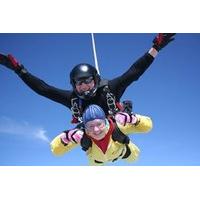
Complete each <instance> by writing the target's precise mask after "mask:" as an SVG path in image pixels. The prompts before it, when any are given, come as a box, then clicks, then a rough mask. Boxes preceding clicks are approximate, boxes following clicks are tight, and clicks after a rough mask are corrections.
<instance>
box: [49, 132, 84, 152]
mask: <svg viewBox="0 0 200 200" xmlns="http://www.w3.org/2000/svg"><path fill="white" fill-rule="evenodd" d="M83 134H84V133H83V131H81V130H79V129H72V130H68V131H64V132H62V133H61V134H60V135H58V136H57V137H56V138H54V139H53V141H52V142H51V151H52V153H53V154H54V155H63V154H64V153H67V152H68V151H70V150H71V149H73V148H74V147H76V146H77V145H78V144H80V141H81V139H82V137H83Z"/></svg>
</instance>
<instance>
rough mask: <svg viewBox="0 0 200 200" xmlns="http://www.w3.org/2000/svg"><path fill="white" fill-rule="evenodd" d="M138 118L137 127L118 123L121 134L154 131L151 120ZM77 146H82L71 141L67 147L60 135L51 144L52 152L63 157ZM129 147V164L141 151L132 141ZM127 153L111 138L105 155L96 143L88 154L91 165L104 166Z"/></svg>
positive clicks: (123, 147) (122, 146)
mask: <svg viewBox="0 0 200 200" xmlns="http://www.w3.org/2000/svg"><path fill="white" fill-rule="evenodd" d="M136 116H137V118H138V119H139V123H138V124H137V125H133V124H126V125H125V126H122V125H121V124H119V123H117V126H118V127H119V129H120V130H121V132H123V133H124V134H126V135H128V134H130V133H146V132H149V131H150V130H151V129H152V120H151V118H149V117H147V116H141V115H136ZM77 145H80V144H77V143H74V142H73V141H71V142H69V143H68V144H67V145H66V146H65V145H64V144H63V143H62V142H61V139H60V136H59V135H58V136H57V137H56V138H54V140H53V141H52V142H51V151H52V152H53V154H54V155H63V154H64V153H66V152H68V151H70V150H71V149H73V148H74V147H76V146H77ZM128 147H129V149H130V151H131V154H130V155H129V156H128V157H127V158H126V159H125V160H126V161H128V162H132V161H135V160H136V159H137V158H138V155H139V152H140V150H139V148H138V147H137V146H136V145H135V144H133V143H132V142H131V141H130V142H129V144H128ZM125 153H126V145H125V144H121V143H119V142H117V141H113V140H112V136H111V137H110V141H109V144H108V148H107V150H106V152H105V153H103V152H102V150H101V149H100V148H99V147H98V146H97V145H96V144H95V143H94V142H92V146H91V147H90V148H89V149H88V150H87V152H86V154H87V156H88V159H89V164H90V165H103V164H104V163H106V162H110V161H113V160H116V159H119V158H122V157H123V156H124V155H125Z"/></svg>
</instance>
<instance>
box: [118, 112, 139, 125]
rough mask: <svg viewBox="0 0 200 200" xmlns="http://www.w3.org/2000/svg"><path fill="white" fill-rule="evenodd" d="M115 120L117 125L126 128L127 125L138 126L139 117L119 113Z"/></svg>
mask: <svg viewBox="0 0 200 200" xmlns="http://www.w3.org/2000/svg"><path fill="white" fill-rule="evenodd" d="M115 120H116V122H117V123H119V124H121V125H123V126H126V124H127V123H131V124H136V123H137V117H136V116H135V115H133V114H132V115H129V114H128V113H125V112H118V113H117V114H116V115H115Z"/></svg>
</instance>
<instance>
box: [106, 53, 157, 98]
mask: <svg viewBox="0 0 200 200" xmlns="http://www.w3.org/2000/svg"><path fill="white" fill-rule="evenodd" d="M153 60H154V58H153V56H151V55H150V54H149V53H146V54H145V55H144V56H142V57H141V58H139V59H138V60H137V61H136V62H135V63H134V64H133V65H132V66H131V67H130V68H129V69H128V70H127V71H126V72H125V73H124V74H122V75H121V76H119V77H116V78H115V79H112V80H110V81H109V82H108V84H109V87H110V89H111V91H112V92H113V93H114V94H115V96H116V98H117V101H119V99H120V97H121V96H122V95H123V93H124V91H125V90H126V88H127V87H128V86H129V85H130V84H131V83H133V82H134V81H137V80H138V79H139V78H140V76H141V75H142V74H143V73H144V72H145V71H146V70H147V69H148V67H149V66H150V65H151V63H152V62H153Z"/></svg>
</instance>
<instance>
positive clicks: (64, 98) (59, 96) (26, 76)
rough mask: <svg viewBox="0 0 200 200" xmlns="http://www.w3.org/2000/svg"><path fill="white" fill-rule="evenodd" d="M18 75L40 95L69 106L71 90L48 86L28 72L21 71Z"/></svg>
mask: <svg viewBox="0 0 200 200" xmlns="http://www.w3.org/2000/svg"><path fill="white" fill-rule="evenodd" d="M19 77H20V78H21V79H22V80H23V81H24V83H25V84H26V85H27V86H29V87H30V88H31V89H32V90H33V91H35V92H36V93H37V94H39V95H42V96H44V97H46V98H48V99H51V100H53V101H55V102H58V103H61V104H63V105H65V106H67V107H69V108H70V107H71V94H72V91H68V90H61V89H58V88H55V87H53V86H50V85H48V84H47V83H45V82H44V81H42V80H40V79H39V78H37V77H35V76H33V75H32V74H31V73H29V72H25V73H21V74H19Z"/></svg>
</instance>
